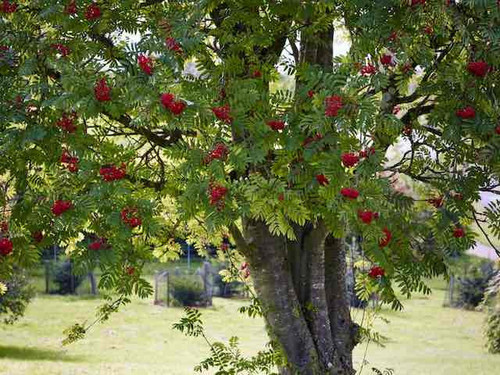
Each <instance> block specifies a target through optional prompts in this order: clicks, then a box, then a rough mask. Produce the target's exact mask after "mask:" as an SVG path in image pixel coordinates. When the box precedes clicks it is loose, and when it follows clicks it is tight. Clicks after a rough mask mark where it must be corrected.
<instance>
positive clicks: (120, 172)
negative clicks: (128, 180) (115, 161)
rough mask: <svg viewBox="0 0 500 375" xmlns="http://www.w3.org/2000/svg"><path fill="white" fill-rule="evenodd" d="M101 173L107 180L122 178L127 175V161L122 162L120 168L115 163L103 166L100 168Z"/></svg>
mask: <svg viewBox="0 0 500 375" xmlns="http://www.w3.org/2000/svg"><path fill="white" fill-rule="evenodd" d="M99 174H100V175H101V176H102V179H103V180H104V181H107V182H110V181H116V180H121V179H123V178H125V176H126V175H127V171H126V166H125V163H122V165H121V166H120V168H117V167H115V166H114V165H111V166H104V167H101V168H100V169H99Z"/></svg>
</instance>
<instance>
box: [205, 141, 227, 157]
mask: <svg viewBox="0 0 500 375" xmlns="http://www.w3.org/2000/svg"><path fill="white" fill-rule="evenodd" d="M228 152H229V150H228V148H227V146H226V145H225V144H224V143H217V144H216V145H215V148H214V149H213V150H212V152H210V155H209V161H211V160H214V159H224V158H225V157H226V156H227V154H228Z"/></svg>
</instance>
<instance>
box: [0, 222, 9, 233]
mask: <svg viewBox="0 0 500 375" xmlns="http://www.w3.org/2000/svg"><path fill="white" fill-rule="evenodd" d="M8 231H9V223H7V222H6V221H2V222H1V223H0V232H4V233H5V232H8Z"/></svg>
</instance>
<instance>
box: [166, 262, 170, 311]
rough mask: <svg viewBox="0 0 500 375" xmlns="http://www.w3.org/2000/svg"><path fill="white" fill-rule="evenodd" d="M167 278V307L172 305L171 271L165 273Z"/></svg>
mask: <svg viewBox="0 0 500 375" xmlns="http://www.w3.org/2000/svg"><path fill="white" fill-rule="evenodd" d="M165 276H166V279H167V307H170V272H168V271H167V274H166V275H165Z"/></svg>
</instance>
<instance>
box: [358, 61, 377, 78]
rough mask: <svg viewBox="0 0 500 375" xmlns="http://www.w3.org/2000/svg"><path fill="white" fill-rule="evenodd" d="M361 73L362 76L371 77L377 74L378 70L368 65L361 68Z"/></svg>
mask: <svg viewBox="0 0 500 375" xmlns="http://www.w3.org/2000/svg"><path fill="white" fill-rule="evenodd" d="M359 72H360V73H361V75H362V76H371V75H374V74H375V73H377V68H376V67H375V66H373V65H371V64H366V65H364V66H362V67H361V69H360V71H359Z"/></svg>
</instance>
